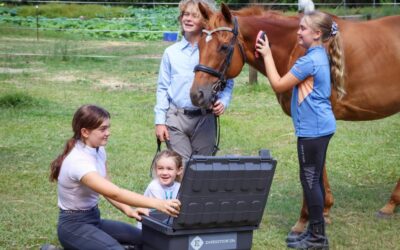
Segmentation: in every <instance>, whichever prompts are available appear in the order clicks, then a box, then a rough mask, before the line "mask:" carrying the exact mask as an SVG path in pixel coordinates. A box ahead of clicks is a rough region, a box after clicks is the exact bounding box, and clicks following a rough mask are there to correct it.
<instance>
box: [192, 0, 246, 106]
mask: <svg viewBox="0 0 400 250" xmlns="http://www.w3.org/2000/svg"><path fill="white" fill-rule="evenodd" d="M199 10H200V13H201V14H202V16H203V18H204V19H205V28H204V30H203V33H202V36H201V38H200V41H199V43H198V46H199V51H200V52H199V53H200V55H199V58H200V61H199V64H198V65H197V66H196V67H195V69H194V70H195V77H194V81H193V85H192V88H191V90H190V97H191V99H192V103H193V104H194V105H196V106H199V107H202V108H209V107H210V106H211V105H212V103H213V102H214V101H215V100H216V95H217V94H218V92H219V91H221V90H223V89H224V87H225V84H226V80H227V79H229V78H234V77H235V76H237V75H238V74H239V73H240V71H241V70H242V67H243V65H244V63H245V56H244V52H243V48H241V45H240V43H239V25H238V21H237V19H236V17H234V16H233V15H232V13H231V11H230V10H229V8H228V7H227V6H226V5H225V4H221V12H212V11H211V10H209V9H207V8H205V7H204V6H203V5H202V4H199Z"/></svg>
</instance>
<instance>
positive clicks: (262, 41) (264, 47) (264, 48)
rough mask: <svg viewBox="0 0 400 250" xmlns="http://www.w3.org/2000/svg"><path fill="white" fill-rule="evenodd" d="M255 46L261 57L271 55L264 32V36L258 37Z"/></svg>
mask: <svg viewBox="0 0 400 250" xmlns="http://www.w3.org/2000/svg"><path fill="white" fill-rule="evenodd" d="M256 48H257V52H258V53H260V54H261V55H262V56H263V57H266V56H269V55H272V54H271V48H270V46H269V40H268V36H267V34H265V36H264V38H263V37H260V38H259V39H258V41H257V46H256Z"/></svg>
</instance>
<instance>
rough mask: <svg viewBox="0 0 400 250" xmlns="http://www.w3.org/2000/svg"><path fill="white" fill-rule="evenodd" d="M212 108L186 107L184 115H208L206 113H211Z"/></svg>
mask: <svg viewBox="0 0 400 250" xmlns="http://www.w3.org/2000/svg"><path fill="white" fill-rule="evenodd" d="M211 113H212V109H193V110H190V109H184V110H183V114H184V115H189V116H200V115H206V114H211Z"/></svg>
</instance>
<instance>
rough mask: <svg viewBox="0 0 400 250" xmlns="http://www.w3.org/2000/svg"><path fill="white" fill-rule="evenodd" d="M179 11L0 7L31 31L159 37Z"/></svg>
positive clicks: (380, 12)
mask: <svg viewBox="0 0 400 250" xmlns="http://www.w3.org/2000/svg"><path fill="white" fill-rule="evenodd" d="M322 10H326V11H328V12H331V13H333V14H336V15H364V16H367V15H370V16H371V17H372V18H377V17H380V16H384V15H396V14H399V13H400V8H393V7H392V6H385V7H380V8H372V7H370V8H343V7H340V8H337V9H322ZM36 11H37V12H36ZM36 14H38V15H39V16H38V18H37V17H36ZM178 15H179V12H178V9H177V8H176V7H162V6H161V7H154V8H139V7H126V8H123V7H110V6H102V5H77V4H68V5H66V4H64V5H63V4H46V5H40V6H39V8H38V9H36V8H35V7H34V6H21V7H13V8H7V7H0V26H2V25H3V26H4V25H7V26H8V29H10V28H12V27H14V28H15V29H28V30H29V29H30V30H32V32H33V31H34V30H35V29H37V28H38V29H39V31H40V32H41V33H43V32H45V33H47V32H49V31H50V32H66V33H69V34H77V35H79V36H81V37H94V38H114V39H115V38H118V39H129V40H139V41H143V40H153V41H159V40H161V39H162V37H163V33H164V32H166V31H168V32H170V31H173V32H178V31H179V30H180V27H179V22H178V20H177V17H178Z"/></svg>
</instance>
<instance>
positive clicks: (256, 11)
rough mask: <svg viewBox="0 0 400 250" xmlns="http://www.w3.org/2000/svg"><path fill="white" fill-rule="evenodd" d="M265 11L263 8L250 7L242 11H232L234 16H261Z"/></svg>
mask: <svg viewBox="0 0 400 250" xmlns="http://www.w3.org/2000/svg"><path fill="white" fill-rule="evenodd" d="M265 11H266V10H265V9H264V8H262V7H257V6H250V7H245V8H243V9H240V10H232V14H233V15H235V16H261V15H263V14H264V12H265Z"/></svg>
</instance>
